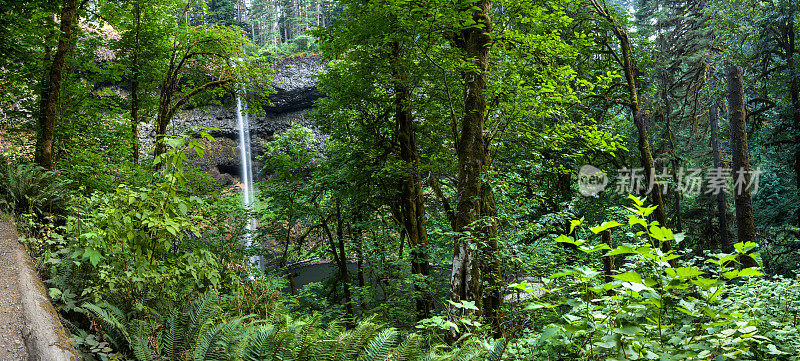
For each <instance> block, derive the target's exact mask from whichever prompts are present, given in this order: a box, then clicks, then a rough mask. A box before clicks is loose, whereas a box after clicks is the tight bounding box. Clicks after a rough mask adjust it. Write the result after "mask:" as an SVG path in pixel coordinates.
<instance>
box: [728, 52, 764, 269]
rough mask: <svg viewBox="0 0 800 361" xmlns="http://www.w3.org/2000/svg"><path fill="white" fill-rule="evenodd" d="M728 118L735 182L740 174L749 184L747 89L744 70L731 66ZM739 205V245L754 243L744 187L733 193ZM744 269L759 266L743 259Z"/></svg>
mask: <svg viewBox="0 0 800 361" xmlns="http://www.w3.org/2000/svg"><path fill="white" fill-rule="evenodd" d="M727 75H728V112H729V115H728V118H729V120H730V123H731V145H732V148H733V149H732V154H733V172H734V179H736V178H737V172H739V171H741V172H745V173H744V178H745V181H746V184H749V183H750V175H749V173H748V172H750V156H749V154H748V151H747V124H746V123H745V109H744V85H743V80H742V68H740V67H738V66H731V67H729V68H728V74H727ZM734 192H735V196H734V200H735V202H736V231H737V235H738V241H739V242H754V241H755V237H756V232H755V224H754V222H753V201H752V199H751V198H750V190H749V189H748V188H747V187H741V189H740V190H739V191H736V189H734ZM739 261H740V262H741V263H742V267H755V266H758V264H757V263H756V262H755V261H754V260H753V259H752V258H751V257H741V258H740V259H739Z"/></svg>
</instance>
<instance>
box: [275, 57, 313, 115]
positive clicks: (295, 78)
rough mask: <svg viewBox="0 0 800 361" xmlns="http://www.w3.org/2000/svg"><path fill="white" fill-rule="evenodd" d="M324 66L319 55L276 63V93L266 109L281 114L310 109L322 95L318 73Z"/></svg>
mask: <svg viewBox="0 0 800 361" xmlns="http://www.w3.org/2000/svg"><path fill="white" fill-rule="evenodd" d="M324 67H325V65H324V64H323V63H322V61H321V59H320V57H319V56H308V57H298V58H291V59H287V60H284V61H282V62H280V63H278V64H276V65H274V66H273V69H274V73H273V74H272V78H273V80H274V87H275V93H274V94H272V95H271V96H270V98H269V99H270V102H271V103H272V104H271V105H270V106H268V107H267V108H266V109H265V110H266V111H267V112H268V113H273V114H279V113H285V112H292V111H298V110H306V109H310V108H311V106H312V105H313V104H314V101H315V100H317V99H319V98H320V97H321V96H322V94H321V93H320V92H319V91H318V90H317V87H316V85H317V75H318V74H319V73H320V71H322V69H323V68H324Z"/></svg>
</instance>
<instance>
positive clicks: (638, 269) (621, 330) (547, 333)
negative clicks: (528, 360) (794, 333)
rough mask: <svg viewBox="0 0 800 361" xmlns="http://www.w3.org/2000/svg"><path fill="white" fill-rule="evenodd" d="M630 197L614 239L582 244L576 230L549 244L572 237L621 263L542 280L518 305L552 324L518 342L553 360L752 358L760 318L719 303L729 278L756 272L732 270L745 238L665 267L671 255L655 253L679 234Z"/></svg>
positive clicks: (744, 252) (744, 251)
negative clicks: (622, 234)
mask: <svg viewBox="0 0 800 361" xmlns="http://www.w3.org/2000/svg"><path fill="white" fill-rule="evenodd" d="M634 201H635V202H636V203H635V204H634V205H633V207H632V208H629V211H630V212H631V213H630V215H629V217H628V221H627V222H626V223H627V224H628V225H629V226H630V228H631V231H630V233H628V234H629V237H630V239H629V240H628V241H626V242H624V243H622V244H620V245H618V246H615V247H611V246H609V245H607V244H605V243H599V244H596V245H594V246H589V245H588V244H587V241H586V240H584V239H580V238H578V236H577V235H578V234H580V233H581V232H579V231H577V230H576V232H575V237H571V236H565V235H562V236H559V239H558V241H559V242H565V243H570V244H574V245H576V246H577V247H578V249H579V250H580V251H582V252H583V253H585V254H587V255H588V256H591V255H593V254H597V253H605V254H604V255H603V257H610V256H615V257H617V258H619V257H620V256H622V257H624V261H623V262H622V264H623V267H622V269H621V270H620V271H619V272H617V273H614V274H612V275H610V277H611V278H612V280H610V281H608V280H607V279H606V280H604V278H603V277H604V275H603V274H602V272H601V271H597V270H595V269H593V268H592V267H577V268H572V269H567V270H564V271H563V272H559V273H556V274H553V275H552V276H551V277H550V278H549V279H544V280H543V281H544V286H543V287H544V288H545V289H544V290H545V292H546V293H547V296H545V297H543V298H542V299H541V300H537V301H534V302H532V303H531V304H530V306H528V309H531V310H551V311H552V312H556V313H557V314H560V322H557V323H554V324H550V325H548V326H546V327H545V328H544V329H543V331H542V333H541V334H539V335H538V336H533V335H531V337H529V338H527V339H526V340H525V341H524V342H527V343H528V344H529V345H530V346H534V345H535V347H537V348H539V350H541V351H542V352H546V353H548V354H551V355H560V356H561V357H587V358H595V357H602V358H605V359H614V360H637V359H661V360H685V359H714V358H716V357H718V356H720V357H723V358H726V359H761V358H759V357H758V355H759V354H758V353H757V352H754V350H755V348H756V347H759V345H761V344H765V345H766V344H769V343H770V342H771V341H770V339H769V338H767V337H765V336H764V333H765V328H764V327H763V324H762V323H760V322H759V320H758V319H757V318H754V317H753V314H752V313H750V312H748V311H747V310H745V309H742V308H741V307H739V306H736V304H737V303H734V302H730V301H727V299H729V298H731V297H732V296H734V294H733V293H732V291H731V289H732V287H734V286H733V285H734V284H735V282H737V281H739V280H746V279H748V278H750V277H754V276H761V275H762V274H761V272H760V271H758V270H757V269H754V268H745V269H739V268H738V267H737V264H738V263H737V260H738V259H740V258H741V257H753V255H751V254H749V253H748V252H750V251H751V250H752V249H753V248H754V246H755V245H754V244H752V245H751V244H744V243H739V244H737V245H736V247H735V253H731V254H726V253H719V254H713V255H711V256H710V257H708V258H707V259H705V260H704V261H705V262H703V263H700V264H696V263H697V262H695V260H691V259H685V260H682V261H680V263H681V265H680V266H678V265H673V264H674V263H675V261H676V260H677V259H679V258H680V257H681V256H680V254H678V253H676V252H674V251H668V252H663V251H661V249H660V245H661V243H662V242H674V243H678V244H679V241H680V240H681V239H682V235H680V234H673V233H672V231H671V230H669V229H668V228H666V227H661V226H659V225H658V223H657V222H647V220H646V217H647V215H649V214H650V213H651V212H652V211H653V209H654V208H653V207H645V206H643V204H642V202H641V201H639V200H638V199H635V198H634ZM622 226H623V225H622V223H620V222H616V221H610V222H606V223H604V224H603V225H601V226H598V227H594V228H592V230H591V231H592V233H595V234H596V233H599V232H602V231H604V230H606V229H610V228H619V227H622ZM604 250H605V251H606V252H598V251H604ZM618 262H619V260H618ZM523 289H525V290H526V291H528V292H532V291H531V290H529V289H528V287H524V288H523ZM540 347H541V348H540ZM534 354H535V353H534Z"/></svg>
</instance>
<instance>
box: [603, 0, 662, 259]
mask: <svg viewBox="0 0 800 361" xmlns="http://www.w3.org/2000/svg"><path fill="white" fill-rule="evenodd" d="M591 2H592V6H593V7H594V9H595V11H596V12H597V13H598V14H599V15H600V16H602V17H603V18H605V19H606V20H607V21H608V22H609V24H610V25H611V30H612V31H613V32H614V36H616V38H617V40H618V41H619V45H620V49H621V50H622V69H623V71H624V73H625V80H626V81H627V83H628V106H629V108H630V109H631V114H633V122H634V124H635V125H636V129H637V131H638V135H639V158H640V159H641V162H642V168H643V169H644V173H645V176H646V177H647V181H648V184H652V182H653V181H654V180H655V179H653V174H654V173H655V165H654V164H653V163H654V162H653V155H652V153H651V151H650V142H649V140H648V136H647V121H648V120H649V118H650V114H649V112H644V111H641V110H640V108H639V94H638V90H637V89H636V79H635V77H634V74H633V70H634V65H633V60H632V58H631V40H630V36H629V35H628V30H626V29H625V28H624V27H623V26H622V25H620V24H619V22H617V20H616V19H614V17H613V16H611V14H610V13H609V12H608V9H606V7H605V6H604V5H600V3H599V2H598V0H591ZM650 202H651V203H652V204H653V205H655V206H658V208H656V210H655V212H653V213H654V215H655V218H656V220H657V221H658V223H660V224H661V226H664V227H666V226H667V213H666V210H665V209H664V200H663V198H662V197H661V186H659V185H654V187H653V190H652V192H651V193H650ZM671 248H672V247H671V245H670V244H669V242H663V244H662V250H664V251H667V250H669V249H671Z"/></svg>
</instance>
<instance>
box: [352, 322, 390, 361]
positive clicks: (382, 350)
mask: <svg viewBox="0 0 800 361" xmlns="http://www.w3.org/2000/svg"><path fill="white" fill-rule="evenodd" d="M396 343H397V331H396V330H395V329H392V328H389V329H385V330H383V331H381V332H380V333H379V334H377V335H375V336H374V337H372V339H370V340H369V343H368V344H367V346H366V348H365V349H364V351H363V352H360V355H359V356H358V359H357V361H385V360H387V359H388V358H389V354H390V351H391V350H392V347H393V346H394V345H395V344H396Z"/></svg>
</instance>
